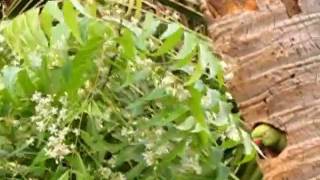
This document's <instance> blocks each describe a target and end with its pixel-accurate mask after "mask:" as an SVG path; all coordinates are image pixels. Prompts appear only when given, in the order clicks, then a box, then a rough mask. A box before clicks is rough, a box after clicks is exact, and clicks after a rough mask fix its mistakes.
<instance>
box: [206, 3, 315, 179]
mask: <svg viewBox="0 0 320 180" xmlns="http://www.w3.org/2000/svg"><path fill="white" fill-rule="evenodd" d="M225 1H226V0H206V1H205V2H203V9H204V11H205V14H206V17H207V20H208V22H209V25H210V26H209V32H210V35H211V37H212V39H213V42H214V45H213V46H214V50H215V51H216V52H218V54H220V55H221V56H222V59H223V60H225V61H226V63H227V64H228V65H229V69H228V70H227V71H228V72H227V73H229V74H231V75H233V78H231V80H230V81H228V82H227V86H228V88H229V90H230V91H231V93H232V95H233V96H234V98H235V99H236V101H237V103H238V104H239V106H240V111H241V114H242V116H243V117H244V120H245V121H246V122H247V124H248V126H249V127H251V128H252V127H253V126H254V125H255V124H256V123H260V122H266V123H268V124H272V125H274V126H275V127H278V128H280V129H281V130H283V131H285V132H286V133H287V137H288V145H287V147H286V148H285V149H284V151H282V152H281V154H279V155H278V156H277V157H273V158H267V159H264V160H261V161H260V162H259V164H260V166H261V169H262V171H263V172H264V179H267V180H277V179H290V180H304V179H320V1H319V0H299V1H298V0H292V1H291V0H282V1H281V0H256V2H255V3H256V9H254V8H251V9H246V8H243V9H241V8H231V9H232V10H231V11H228V10H226V9H228V8H224V9H223V10H225V11H224V12H222V16H217V14H219V12H218V11H217V7H218V6H219V5H220V6H223V3H221V2H225ZM233 1H234V2H236V1H239V0H233ZM244 1H247V2H249V1H250V0H242V2H244ZM219 3H220V4H219ZM250 3H252V1H250ZM297 3H298V4H297ZM235 4H237V3H235ZM215 6H216V7H215ZM251 7H254V6H251ZM234 9H236V10H234ZM220 15H221V14H220Z"/></svg>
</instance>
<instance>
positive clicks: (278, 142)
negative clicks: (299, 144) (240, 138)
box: [251, 124, 287, 154]
mask: <svg viewBox="0 0 320 180" xmlns="http://www.w3.org/2000/svg"><path fill="white" fill-rule="evenodd" d="M251 137H252V139H253V141H254V142H255V143H256V144H257V145H258V146H259V147H260V148H261V149H262V150H268V151H273V152H275V153H277V154H279V153H280V152H281V151H282V150H283V149H284V148H285V146H286V144H287V138H286V134H285V133H284V132H282V131H281V130H279V129H277V128H275V127H273V126H271V125H268V124H259V125H257V126H256V127H255V128H254V129H253V131H252V132H251Z"/></svg>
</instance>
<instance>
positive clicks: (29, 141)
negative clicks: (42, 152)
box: [26, 137, 34, 145]
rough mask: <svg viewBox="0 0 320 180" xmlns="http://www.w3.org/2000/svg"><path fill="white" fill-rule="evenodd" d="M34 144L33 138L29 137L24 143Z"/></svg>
mask: <svg viewBox="0 0 320 180" xmlns="http://www.w3.org/2000/svg"><path fill="white" fill-rule="evenodd" d="M33 142H34V138H33V137H30V138H29V139H28V140H27V141H26V144H27V145H32V144H33Z"/></svg>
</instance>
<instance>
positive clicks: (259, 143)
mask: <svg viewBox="0 0 320 180" xmlns="http://www.w3.org/2000/svg"><path fill="white" fill-rule="evenodd" d="M253 142H254V143H255V144H256V145H257V146H259V147H260V146H261V145H262V140H261V139H254V140H253Z"/></svg>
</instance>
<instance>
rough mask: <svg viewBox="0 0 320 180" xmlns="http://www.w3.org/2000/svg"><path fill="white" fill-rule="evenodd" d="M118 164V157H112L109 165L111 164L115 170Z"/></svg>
mask: <svg viewBox="0 0 320 180" xmlns="http://www.w3.org/2000/svg"><path fill="white" fill-rule="evenodd" d="M116 163H117V161H116V156H115V155H113V156H112V157H111V159H109V160H108V164H109V165H110V166H111V167H112V168H114V167H116Z"/></svg>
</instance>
